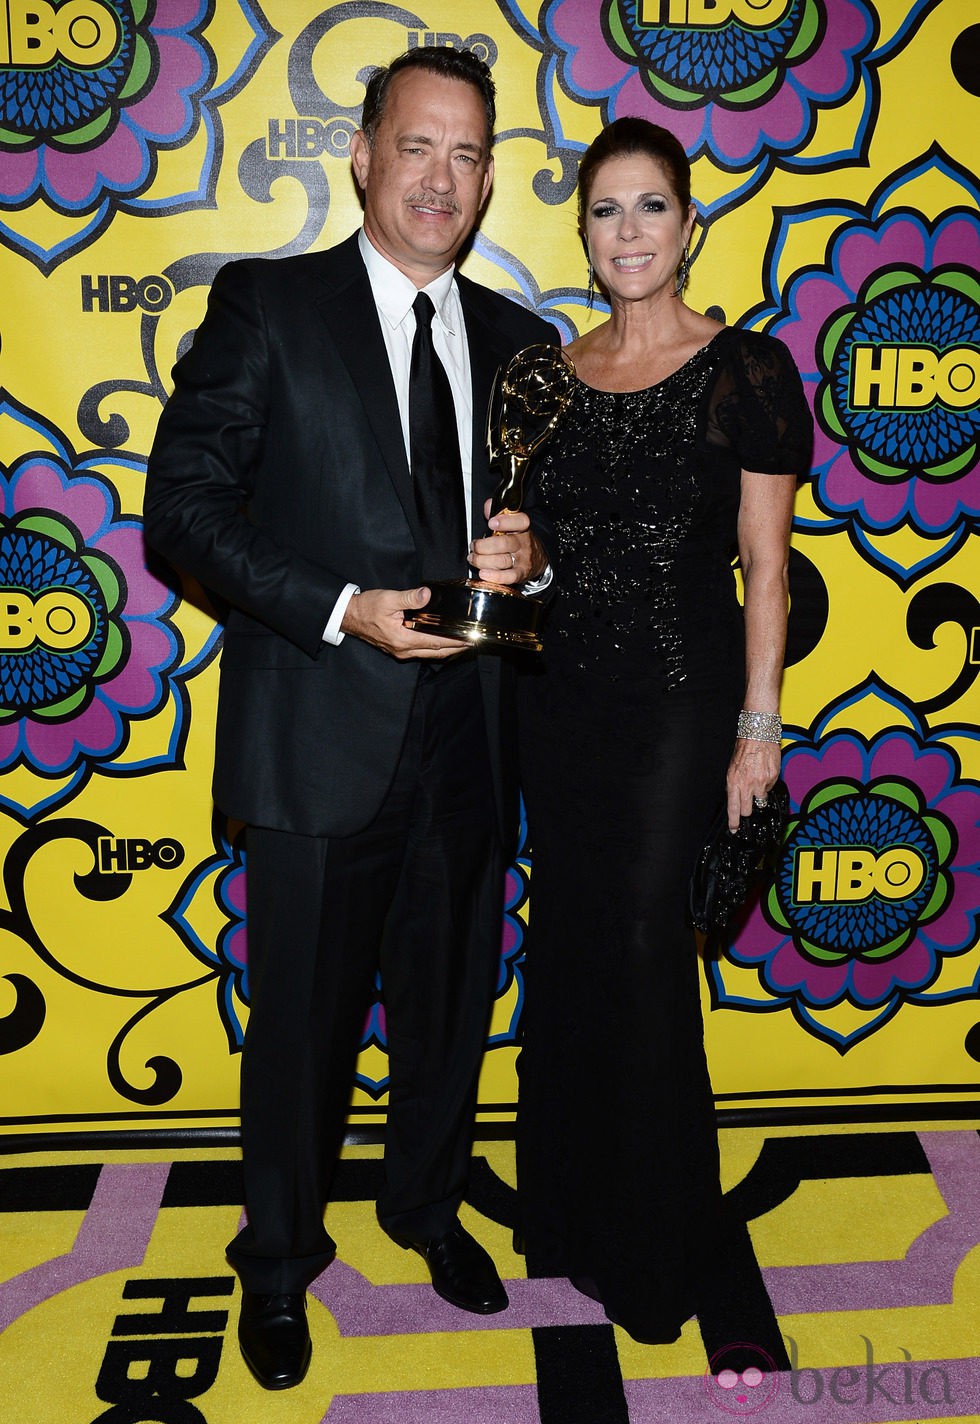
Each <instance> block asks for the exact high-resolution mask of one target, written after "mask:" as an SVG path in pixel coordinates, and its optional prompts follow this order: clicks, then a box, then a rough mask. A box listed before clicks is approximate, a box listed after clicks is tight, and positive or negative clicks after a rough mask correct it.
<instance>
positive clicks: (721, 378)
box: [707, 329, 813, 479]
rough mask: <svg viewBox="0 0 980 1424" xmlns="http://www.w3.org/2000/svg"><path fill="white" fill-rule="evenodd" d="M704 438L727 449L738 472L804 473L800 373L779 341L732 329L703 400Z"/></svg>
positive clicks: (806, 428) (809, 430) (807, 437)
mask: <svg viewBox="0 0 980 1424" xmlns="http://www.w3.org/2000/svg"><path fill="white" fill-rule="evenodd" d="M707 439H708V443H709V444H711V445H723V446H725V447H727V448H728V449H730V450H731V451H732V452H733V453H734V454H735V455H736V456H737V457H738V462H739V464H740V465H741V467H742V469H743V470H756V471H759V472H760V473H761V474H766V475H796V476H797V478H798V479H799V478H801V477H802V476H804V475H806V474H808V473H809V470H810V457H811V454H812V450H813V419H812V417H811V415H810V409H809V407H808V405H807V403H806V396H805V395H804V393H803V382H802V381H801V380H800V374H799V372H798V371H797V369H796V366H795V364H794V362H793V358H792V356H791V355H790V354H789V351H788V350H787V349H786V347H785V346H784V345H783V343H782V342H781V341H777V340H776V338H775V337H772V336H765V335H764V334H762V333H761V332H757V331H740V330H737V329H733V330H732V339H731V341H730V343H729V352H728V359H727V360H726V361H724V362H723V363H722V365H721V368H720V370H719V373H718V379H717V381H716V382H715V386H714V389H713V391H712V393H711V398H710V401H709V406H708V426H707Z"/></svg>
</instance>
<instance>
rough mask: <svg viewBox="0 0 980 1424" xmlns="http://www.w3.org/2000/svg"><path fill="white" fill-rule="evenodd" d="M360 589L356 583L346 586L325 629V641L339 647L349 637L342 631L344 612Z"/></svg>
mask: <svg viewBox="0 0 980 1424" xmlns="http://www.w3.org/2000/svg"><path fill="white" fill-rule="evenodd" d="M360 591H361V590H360V589H359V588H358V586H357V584H356V583H349V584H347V585H346V586H345V588H344V590H343V592H342V593H341V595H340V597H339V598H338V599H337V602H336V603H335V604H334V606H333V612H332V613H331V615H330V618H329V620H328V622H327V626H326V627H325V628H324V630H323V641H324V642H325V643H332V644H333V646H334V647H335V648H337V647H339V646H340V644H341V643H342V642H343V641H344V639H345V638H346V637H347V634H346V633H342V632H341V631H340V625H341V623H343V621H344V614H345V613H346V612H347V605H348V603H350V601H351V599H352V598H353V597H354V594H355V593H360Z"/></svg>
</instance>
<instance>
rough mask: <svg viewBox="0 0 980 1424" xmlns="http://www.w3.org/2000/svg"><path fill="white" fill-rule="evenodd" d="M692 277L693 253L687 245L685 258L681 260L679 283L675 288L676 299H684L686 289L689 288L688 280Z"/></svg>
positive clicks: (678, 270) (678, 271)
mask: <svg viewBox="0 0 980 1424" xmlns="http://www.w3.org/2000/svg"><path fill="white" fill-rule="evenodd" d="M690 275H691V253H690V249H689V248H688V247H687V246H686V245H685V247H684V256H683V257H682V258H681V265H680V266H679V267H678V269H677V282H676V285H675V287H674V296H675V297H682V296H683V295H684V288H685V287H686V286H687V282H688V278H689V277H690Z"/></svg>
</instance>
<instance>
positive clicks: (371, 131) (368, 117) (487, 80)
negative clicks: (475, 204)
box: [361, 45, 497, 152]
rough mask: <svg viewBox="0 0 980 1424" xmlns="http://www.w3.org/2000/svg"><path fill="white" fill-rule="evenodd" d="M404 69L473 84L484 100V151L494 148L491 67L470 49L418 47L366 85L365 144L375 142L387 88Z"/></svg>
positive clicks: (495, 114)
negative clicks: (485, 139)
mask: <svg viewBox="0 0 980 1424" xmlns="http://www.w3.org/2000/svg"><path fill="white" fill-rule="evenodd" d="M406 69H424V70H426V71H427V72H428V73H430V74H440V75H442V77H443V78H444V79H458V80H460V81H461V82H462V83H463V84H472V85H473V88H474V89H476V90H477V92H478V93H479V95H480V98H481V99H482V100H483V107H484V109H485V110H486V115H487V151H488V152H489V150H490V148H491V146H492V145H493V129H494V125H495V123H496V122H497V104H496V93H497V91H496V86H495V85H494V82H493V76H492V75H491V73H490V67H489V65H487V64H486V63H485V62H484V61H483V60H482V59H480V58H479V56H478V55H475V54H474V53H473V51H472V50H469V49H453V48H452V46H450V45H433V46H431V47H428V46H420V47H419V48H418V49H410V50H407V51H406V52H405V54H400V55H399V56H398V58H397V59H393V60H392V61H391V63H390V64H388V65H384V66H382V67H381V68H379V69H376V70H375V71H374V73H373V74H372V75H371V78H370V79H369V80H368V83H367V91H366V93H365V95H364V108H363V110H362V112H361V128H362V129H363V131H364V136H365V137H366V139H367V141H368V143H373V142H374V136H375V134H376V133H377V131H378V125H379V123H380V122H381V120H382V118H383V117H384V110H385V104H386V102H387V99H388V89H389V87H390V85H391V81H392V80H393V79H394V77H395V75H396V74H401V73H402V71H403V70H406Z"/></svg>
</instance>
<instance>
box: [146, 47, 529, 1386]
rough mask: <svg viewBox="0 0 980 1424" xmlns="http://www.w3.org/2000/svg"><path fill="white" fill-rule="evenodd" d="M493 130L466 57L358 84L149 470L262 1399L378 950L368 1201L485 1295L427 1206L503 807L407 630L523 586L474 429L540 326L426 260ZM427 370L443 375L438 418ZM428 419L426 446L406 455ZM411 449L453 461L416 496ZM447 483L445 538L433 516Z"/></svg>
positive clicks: (170, 421) (448, 1139)
mask: <svg viewBox="0 0 980 1424" xmlns="http://www.w3.org/2000/svg"><path fill="white" fill-rule="evenodd" d="M493 122H494V93H493V82H492V80H491V78H490V73H489V70H488V69H487V68H486V66H485V65H484V64H483V63H482V61H480V60H479V59H477V58H476V57H475V56H473V55H472V54H470V53H469V52H467V51H456V50H452V49H417V50H414V51H410V52H409V53H408V54H406V55H402V56H401V57H400V58H399V59H398V60H396V61H394V62H393V64H392V65H390V66H389V67H388V68H387V69H383V70H379V71H377V72H376V73H375V74H374V76H373V77H372V79H371V81H370V83H369V85H368V89H367V94H366V97H365V105H364V114H363V128H362V129H361V130H360V131H359V132H358V133H357V134H356V135H355V136H354V138H353V140H352V143H351V159H352V163H353V169H354V175H355V177H356V180H357V182H358V184H359V185H360V187H361V189H362V190H363V194H364V226H363V230H362V231H361V232H360V233H358V234H355V235H354V236H353V237H351V238H349V239H348V240H347V241H346V242H342V243H341V244H340V245H339V246H337V247H334V248H332V249H331V250H329V251H327V252H323V253H310V254H305V255H303V256H300V257H293V258H286V259H283V260H281V261H276V262H269V261H263V260H245V261H241V262H234V263H231V264H229V265H228V266H226V267H225V268H224V269H222V271H221V272H220V273H219V274H218V277H217V278H216V280H215V282H214V285H213V287H212V291H211V295H210V299H209V303H208V311H207V315H206V316H205V318H204V321H203V323H202V325H201V327H200V328H199V330H198V332H197V334H196V337H195V341H194V344H193V347H192V348H191V350H190V351H189V352H188V353H187V354H186V355H185V356H184V357H183V358H182V359H181V360H180V361H179V362H178V364H177V366H176V368H175V372H174V377H175V383H176V384H175V390H174V394H173V396H172V397H171V399H170V400H169V401H168V403H167V405H166V407H165V409H164V411H163V414H162V416H161V420H160V425H159V430H158V433H157V437H156V440H155V442H154V447H153V452H152V455H151V458H150V466H149V475H148V480H147V493H146V501H145V524H146V533H147V538H148V540H149V542H150V543H151V544H152V545H154V546H155V547H156V548H157V549H158V550H160V551H161V552H162V553H163V554H165V555H166V556H167V557H168V558H169V559H171V560H172V561H173V562H174V563H175V564H177V565H179V566H181V567H182V568H184V569H186V570H188V571H189V572H190V573H191V574H193V575H194V576H196V577H197V578H198V579H199V580H200V581H201V582H202V583H203V584H204V585H205V586H207V587H208V588H210V589H212V590H214V591H215V592H216V593H217V594H218V595H220V597H221V598H223V599H224V600H225V601H226V602H227V603H228V604H229V605H230V608H231V612H230V615H229V617H228V620H227V627H226V632H225V641H224V651H223V655H222V665H221V684H220V693H219V705H218V726H217V737H216V757H215V776H214V792H215V799H216V802H217V804H218V806H219V807H220V808H221V809H222V810H223V811H224V812H225V813H226V814H227V815H228V816H230V817H232V818H235V819H239V820H241V821H244V822H245V823H246V824H247V827H248V830H247V842H246V844H247V854H248V916H249V919H248V936H249V938H248V946H249V949H248V952H249V978H250V986H251V1001H252V1002H251V1014H250V1020H249V1024H248V1029H247V1033H246V1038H245V1048H244V1054H243V1062H242V1144H243V1156H244V1168H245V1195H246V1208H247V1215H248V1224H247V1225H246V1227H245V1228H244V1229H243V1230H242V1231H241V1232H240V1233H239V1235H238V1236H237V1237H236V1238H235V1240H234V1241H233V1242H232V1243H231V1245H230V1246H229V1258H230V1259H231V1261H232V1263H233V1265H234V1266H235V1267H236V1269H237V1271H238V1273H239V1275H240V1277H241V1280H242V1286H243V1298H242V1311H241V1318H240V1322H239V1339H240V1341H241V1345H242V1352H243V1354H244V1356H245V1359H246V1361H247V1363H248V1365H249V1367H250V1368H251V1370H252V1372H253V1374H254V1375H255V1376H256V1378H257V1379H258V1380H259V1382H260V1383H261V1384H263V1385H264V1386H266V1387H267V1388H271V1389H276V1388H286V1387H288V1386H290V1385H293V1384H296V1383H298V1382H299V1380H301V1379H302V1378H303V1376H304V1374H305V1372H306V1369H307V1367H308V1365H309V1359H310V1354H311V1346H310V1338H309V1331H308V1327H307V1322H306V1296H305V1292H306V1287H307V1286H308V1284H309V1282H310V1281H311V1280H313V1279H314V1277H316V1276H317V1275H318V1274H319V1273H320V1272H321V1271H322V1270H323V1269H324V1267H325V1266H327V1265H328V1264H329V1262H330V1261H331V1260H332V1258H333V1255H334V1251H335V1247H334V1243H333V1242H332V1240H331V1239H330V1237H329V1236H328V1235H327V1233H326V1230H325V1228H324V1223H323V1208H324V1204H325V1202H326V1200H327V1198H328V1196H329V1190H330V1181H331V1175H332V1171H333V1167H334V1162H335V1158H336V1154H337V1152H338V1150H339V1146H340V1143H341V1139H342V1134H343V1123H344V1116H345V1113H346V1108H347V1105H348V1102H349V1095H350V1089H351V1082H352V1071H353V1064H354V1058H355V1055H356V1050H357V1044H358V1040H359V1037H360V1031H361V1028H362V1024H363V1020H364V1013H365V1008H366V1005H367V1003H368V1001H369V998H370V993H371V989H372V984H373V978H374V974H375V972H376V970H377V968H378V967H379V965H380V969H381V975H382V982H383V986H384V996H385V1005H386V1013H387V1023H388V1036H389V1056H390V1074H391V1080H390V1096H389V1108H388V1122H387V1132H386V1144H385V1188H384V1191H383V1193H382V1195H381V1198H380V1199H379V1202H378V1215H379V1219H380V1221H381V1224H382V1226H383V1227H384V1228H385V1229H386V1230H387V1231H388V1232H389V1234H390V1235H392V1236H393V1237H394V1238H395V1240H396V1241H398V1242H399V1243H400V1244H401V1245H403V1246H406V1247H409V1246H410V1247H413V1248H414V1249H416V1250H417V1251H418V1252H420V1254H421V1255H422V1256H423V1258H424V1259H425V1261H426V1264H427V1266H428V1268H429V1271H430V1273H431V1276H432V1281H433V1285H434V1286H435V1288H436V1290H437V1291H438V1292H439V1294H440V1295H442V1296H443V1297H444V1298H445V1299H447V1300H450V1301H452V1302H453V1303H454V1304H456V1305H458V1306H460V1307H461V1308H463V1309H464V1310H472V1311H477V1312H490V1311H495V1310H501V1309H503V1308H504V1307H505V1306H506V1304H507V1297H506V1294H505V1293H504V1290H503V1286H502V1285H501V1282H500V1279H499V1276H498V1275H497V1272H496V1269H495V1267H494V1265H493V1263H492V1261H491V1260H490V1257H489V1256H488V1255H487V1253H486V1252H485V1251H484V1249H483V1248H482V1247H481V1246H480V1245H478V1243H477V1242H476V1241H474V1240H473V1238H472V1237H471V1236H470V1235H469V1234H468V1233H467V1232H466V1231H465V1230H464V1228H463V1227H462V1226H461V1225H460V1223H459V1220H458V1217H457V1209H458V1206H459V1203H460V1201H461V1200H462V1196H463V1193H464V1190H465V1186H466V1179H467V1170H468V1162H469V1153H470V1143H471V1133H472V1123H473V1117H474V1109H475V1099H476V1082H477V1074H478V1070H479V1064H480V1059H481V1055H482V1051H483V1044H484V1039H485V1033H486V1027H487V1022H488V1016H489V1009H490V1005H491V1002H492V996H493V990H494V985H495V979H496V971H497V963H498V957H499V946H500V928H501V912H502V911H501V907H502V880H503V871H504V868H505V865H506V863H507V854H508V852H509V851H510V849H511V840H512V836H513V833H514V831H515V829H516V821H517V808H516V785H515V762H516V757H515V753H514V746H513V736H514V731H513V725H512V705H511V704H512V693H513V689H512V686H511V682H512V678H513V669H512V668H510V667H509V666H507V664H506V659H502V658H500V657H499V656H495V655H493V654H476V655H474V654H473V653H472V652H470V651H468V650H467V651H464V652H462V653H461V647H463V646H464V645H461V644H460V643H459V642H456V641H452V640H449V639H444V638H441V637H437V636H432V635H431V634H429V633H426V632H424V631H422V630H421V629H414V628H413V626H412V621H411V612H412V611H413V610H417V609H420V608H421V607H422V606H423V605H424V604H425V603H426V602H427V600H428V597H429V593H428V589H427V588H426V587H425V580H426V579H427V578H428V579H431V578H433V577H438V576H445V575H447V574H456V575H458V576H462V575H464V574H465V573H466V572H467V562H468V563H469V565H471V566H472V568H473V569H475V570H477V571H478V572H479V573H481V574H483V575H484V576H486V577H489V578H492V579H494V580H496V581H498V582H501V583H505V584H512V585H520V584H523V585H528V584H529V583H530V584H531V585H532V586H535V585H534V581H535V580H538V579H540V578H541V577H542V576H544V577H545V578H546V577H547V574H546V569H547V557H546V554H545V551H544V547H543V545H542V543H541V542H540V541H539V539H538V537H537V534H536V533H535V532H534V529H532V527H531V521H530V519H529V516H528V514H527V513H525V512H521V513H517V514H506V513H505V514H501V515H500V516H498V517H496V518H495V519H494V520H493V521H492V524H493V527H494V532H493V533H488V531H487V524H486V501H487V498H488V496H489V495H490V493H491V489H492V478H491V475H490V471H489V469H488V462H487V455H486V451H485V448H484V440H483V427H484V422H485V418H486V408H487V403H488V399H489V391H490V386H491V383H492V380H493V377H494V374H495V372H496V370H497V368H498V367H499V366H500V365H502V364H505V363H506V362H507V361H508V360H509V359H510V357H511V356H512V355H513V354H514V353H515V352H516V351H518V350H520V349H521V348H523V347H525V346H528V345H531V344H535V343H539V342H542V341H551V342H553V341H555V340H556V339H557V338H556V333H555V331H554V329H553V328H552V327H550V326H549V325H547V324H545V323H544V322H542V321H540V320H539V319H538V318H537V317H535V316H533V315H531V314H530V313H529V312H527V311H525V310H523V309H522V308H521V307H520V306H518V305H516V304H515V303H512V302H509V301H507V300H506V299H504V298H502V297H500V296H498V295H496V294H494V293H491V292H489V291H488V290H486V289H485V288H481V287H479V286H476V285H474V284H473V283H472V282H469V281H467V279H466V278H465V277H463V276H460V275H456V274H455V271H454V265H453V264H454V259H455V258H456V255H457V253H458V251H459V249H460V247H461V246H462V244H463V243H464V242H465V240H466V239H467V237H468V236H469V234H470V232H471V231H472V229H473V226H474V224H475V222H476V220H477V217H478V215H479V212H480V210H481V208H482V206H483V204H484V202H485V200H486V198H487V195H488V193H489V189H490V184H491V180H492V176H493V158H492V156H491V143H492V133H493ZM421 292H424V293H425V296H423V297H422V298H421V304H420V301H419V293H421ZM427 299H428V300H427ZM430 322H431V333H430V334H429V336H428V339H429V341H430V345H429V347H428V353H427V354H426V353H425V352H421V354H420V345H419V343H420V342H424V341H425V340H426V339H427V333H428V332H429V323H430ZM433 352H434V357H435V362H437V363H438V364H435V362H434V360H433ZM427 361H428V365H426V362H427ZM426 373H428V374H426ZM447 377H448V390H447V388H446V378H447ZM420 382H421V386H422V387H423V389H421V393H420ZM426 383H428V384H429V385H430V386H431V387H432V389H433V391H434V389H435V387H436V386H437V385H438V386H439V388H440V390H441V392H442V397H443V398H444V401H445V399H448V396H449V393H450V391H451V396H452V400H451V402H450V404H449V405H448V407H446V405H445V403H444V404H443V406H442V411H443V414H445V412H446V410H447V409H448V411H449V415H448V418H447V419H444V420H442V421H441V422H440V421H439V420H438V419H435V418H434V417H433V410H434V409H436V411H437V404H438V403H437V401H436V396H435V395H434V394H432V392H429V394H427V392H426V389H424V387H425V386H426ZM426 410H427V411H428V415H426V414H425V411H426ZM420 412H421V414H420ZM437 414H438V411H437ZM426 420H428V428H429V435H428V436H426V435H425V432H424V429H423V431H422V434H420V433H419V422H420V421H421V422H422V426H423V427H424V426H425V422H426ZM447 426H448V427H450V430H451V436H450V439H449V447H450V448H449V450H448V453H446V452H445V450H444V451H443V453H442V454H439V455H438V456H434V455H432V452H431V450H430V451H429V455H426V454H425V451H424V450H423V452H422V454H421V455H420V454H419V449H418V447H419V442H420V441H421V443H422V445H424V444H425V440H426V439H429V440H430V442H431V440H432V439H434V438H436V437H437V436H438V435H439V432H440V430H441V431H442V433H443V435H444V434H445V430H446V427H447ZM433 429H435V435H433ZM430 456H431V458H430ZM417 460H418V464H417ZM426 461H428V464H429V465H433V464H434V465H437V466H440V469H439V470H437V471H436V474H437V475H438V476H439V477H440V478H441V477H442V475H443V474H445V469H443V468H442V467H443V466H445V467H446V468H449V467H452V475H451V479H450V486H451V488H450V489H449V492H448V493H445V492H440V493H437V494H436V496H435V502H434V503H433V498H432V494H431V491H430V490H428V491H427V490H426V489H424V488H423V486H424V479H425V480H427V479H428V474H426V475H425V477H424V479H423V465H424V464H425V462H426ZM460 487H461V489H462V495H463V498H462V500H459V501H458V502H459V516H458V526H459V534H458V540H457V539H456V538H455V535H453V534H452V529H453V523H452V520H450V519H448V517H447V518H446V519H445V520H444V519H443V516H444V514H445V513H446V510H447V509H448V508H450V507H451V506H452V505H453V501H454V500H456V499H458V495H459V491H460ZM464 503H465V518H466V519H468V530H469V533H467V526H466V525H465V524H464V508H463V506H464ZM530 504H531V507H532V513H533V500H532V501H531V502H530ZM454 517H455V516H454ZM441 522H443V523H445V524H446V525H447V528H448V531H449V532H448V533H446V532H443V534H441V535H440V533H439V529H438V526H439V525H440V523H441ZM447 539H448V542H449V544H450V545H451V546H452V547H449V548H448V549H447V547H446V543H447ZM468 539H471V542H470V543H469V547H468V548H467V540H468ZM440 540H441V543H440ZM471 571H472V570H471ZM406 610H408V612H407V613H406Z"/></svg>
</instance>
